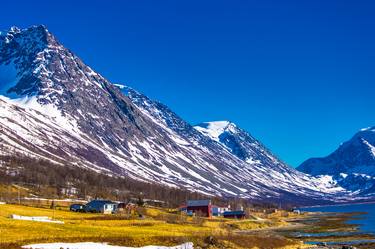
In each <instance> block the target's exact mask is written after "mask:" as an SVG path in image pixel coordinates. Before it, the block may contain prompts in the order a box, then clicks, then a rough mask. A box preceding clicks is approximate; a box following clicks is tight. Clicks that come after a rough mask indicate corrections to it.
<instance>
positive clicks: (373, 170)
mask: <svg viewBox="0 0 375 249" xmlns="http://www.w3.org/2000/svg"><path fill="white" fill-rule="evenodd" d="M297 169H298V170H300V171H302V172H305V173H308V174H311V175H315V176H317V175H330V176H333V177H334V178H335V179H336V180H337V181H338V183H339V184H340V185H341V186H343V187H345V188H346V189H349V190H352V191H357V192H363V193H372V192H374V189H375V127H369V128H366V129H362V130H360V131H359V132H357V133H356V134H355V135H354V136H353V137H352V138H351V139H350V140H349V141H346V142H345V143H343V144H341V145H340V146H339V148H338V149H337V150H336V151H334V152H333V153H331V154H330V155H328V156H327V157H323V158H311V159H308V160H306V161H305V162H303V163H302V164H301V165H300V166H299V167H298V168H297Z"/></svg>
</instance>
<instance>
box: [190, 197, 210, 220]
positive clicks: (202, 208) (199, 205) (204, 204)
mask: <svg viewBox="0 0 375 249" xmlns="http://www.w3.org/2000/svg"><path fill="white" fill-rule="evenodd" d="M186 211H187V213H188V214H189V213H193V214H195V215H202V216H204V217H211V216H212V204H211V200H189V201H188V202H187V206H186Z"/></svg>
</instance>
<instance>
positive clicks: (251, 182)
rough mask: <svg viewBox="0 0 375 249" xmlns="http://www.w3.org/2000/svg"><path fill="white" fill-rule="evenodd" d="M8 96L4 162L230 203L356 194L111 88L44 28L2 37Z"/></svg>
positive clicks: (0, 77)
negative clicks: (18, 157)
mask: <svg viewBox="0 0 375 249" xmlns="http://www.w3.org/2000/svg"><path fill="white" fill-rule="evenodd" d="M108 63H110V62H108ZM0 91H1V92H0V94H1V95H3V96H2V97H1V98H0V145H1V147H2V153H4V154H6V153H22V154H24V155H27V156H30V157H35V158H43V159H47V160H50V161H51V162H53V163H56V164H62V165H63V164H69V165H76V166H77V167H83V168H88V169H92V170H95V171H97V172H102V173H104V174H108V175H116V176H128V177H131V178H133V179H135V180H139V181H149V182H157V183H160V184H164V185H168V186H174V187H183V188H187V189H189V190H192V191H198V192H200V193H205V194H208V195H217V196H222V197H234V196H236V197H243V198H250V199H258V200H283V201H286V202H295V203H312V202H329V201H332V200H339V199H342V198H344V199H345V198H346V196H350V192H348V191H346V190H345V189H344V188H342V187H338V186H337V184H336V183H335V182H334V181H333V180H332V178H330V177H329V176H323V177H315V176H310V175H308V174H305V173H302V172H299V171H297V170H295V169H293V168H291V167H289V166H287V165H286V164H285V163H283V162H282V161H281V160H279V159H278V158H277V157H276V156H275V155H273V154H272V153H271V152H270V151H269V150H268V149H267V148H265V146H264V145H262V144H261V143H260V142H259V141H258V140H256V139H255V138H253V137H252V136H251V135H250V134H249V133H247V132H246V131H244V130H242V129H241V128H239V127H238V126H237V125H235V124H233V123H231V122H228V121H218V122H207V123H202V124H199V125H197V126H195V127H193V126H192V125H190V124H189V123H187V122H186V121H184V120H183V119H181V118H180V117H179V116H178V115H177V114H176V113H174V112H173V111H171V110H170V109H169V108H168V107H167V106H165V105H164V104H162V103H160V102H157V101H154V100H152V99H150V98H148V97H147V96H145V95H143V94H141V93H139V92H137V91H136V90H134V89H132V88H130V87H128V86H124V85H121V84H112V83H111V82H109V81H108V80H107V79H105V78H104V77H102V76H101V75H100V74H99V73H97V72H95V71H94V70H92V69H91V68H90V67H88V66H87V65H85V64H84V63H83V62H82V60H81V59H79V58H78V57H77V56H76V55H75V54H73V53H72V52H71V51H70V50H68V49H66V48H65V47H64V46H63V45H62V44H61V43H59V42H58V41H57V39H56V37H54V36H53V35H52V34H51V33H50V32H49V31H48V30H47V29H46V28H45V27H44V26H32V27H30V28H27V29H22V30H21V29H19V28H16V27H12V28H11V29H10V30H9V31H7V32H2V33H1V34H0ZM286 142H287V141H286ZM300 169H301V170H303V169H304V167H300ZM308 173H311V172H308ZM348 194H349V195H348Z"/></svg>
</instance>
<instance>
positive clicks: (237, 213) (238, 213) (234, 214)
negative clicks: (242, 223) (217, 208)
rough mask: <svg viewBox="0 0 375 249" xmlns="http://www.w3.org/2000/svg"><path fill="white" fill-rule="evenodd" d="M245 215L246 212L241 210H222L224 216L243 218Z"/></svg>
mask: <svg viewBox="0 0 375 249" xmlns="http://www.w3.org/2000/svg"><path fill="white" fill-rule="evenodd" d="M245 216H246V214H245V211H243V210H238V211H227V212H224V218H231V219H243V218H245Z"/></svg>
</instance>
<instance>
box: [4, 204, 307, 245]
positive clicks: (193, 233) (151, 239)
mask: <svg viewBox="0 0 375 249" xmlns="http://www.w3.org/2000/svg"><path fill="white" fill-rule="evenodd" d="M12 214H17V215H24V216H48V217H51V218H54V219H55V220H60V221H64V224H54V223H44V222H35V221H23V220H13V219H10V218H9V217H10V215H12ZM173 216H175V217H173ZM180 216H181V215H178V214H177V215H176V214H171V213H168V211H167V210H162V209H150V208H149V209H146V217H145V218H144V219H138V218H132V219H127V218H125V217H124V216H122V215H103V214H88V213H75V212H70V211H68V210H67V209H65V210H52V209H49V208H36V207H28V206H21V205H8V204H6V205H0V248H20V246H22V245H26V244H30V243H42V242H83V241H94V242H108V243H111V244H115V245H126V246H135V247H136V246H145V245H150V244H158V245H176V244H181V243H183V242H189V241H191V242H193V243H195V245H200V246H201V247H202V248H205V245H206V242H205V241H206V240H207V238H208V237H210V236H213V237H214V238H215V241H216V242H217V245H215V244H211V245H210V246H207V247H206V248H302V247H301V243H300V242H296V241H292V240H287V239H285V238H280V237H274V238H273V237H269V235H264V236H265V237H267V239H264V238H263V237H262V236H254V235H241V234H237V233H236V231H237V230H246V229H256V228H264V227H269V226H280V225H285V224H286V223H285V222H282V221H280V220H278V221H277V222H275V221H269V220H267V221H266V222H260V221H253V220H241V221H235V220H226V219H204V220H203V222H199V223H197V222H194V220H193V218H191V217H189V218H187V217H180ZM166 217H169V218H167V219H166ZM180 218H181V219H180Z"/></svg>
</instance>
